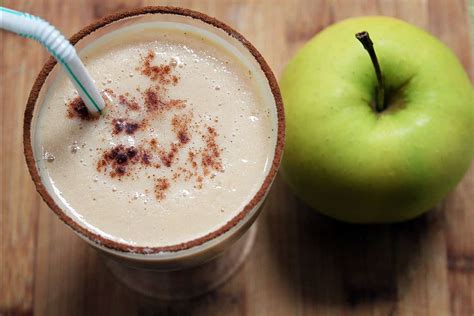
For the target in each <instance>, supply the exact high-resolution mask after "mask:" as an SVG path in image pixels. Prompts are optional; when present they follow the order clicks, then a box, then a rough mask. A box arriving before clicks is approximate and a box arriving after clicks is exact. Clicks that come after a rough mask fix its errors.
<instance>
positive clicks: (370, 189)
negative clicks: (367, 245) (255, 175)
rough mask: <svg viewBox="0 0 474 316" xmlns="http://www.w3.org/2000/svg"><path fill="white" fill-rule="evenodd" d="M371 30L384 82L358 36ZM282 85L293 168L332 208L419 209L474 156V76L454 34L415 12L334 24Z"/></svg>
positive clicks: (391, 217) (324, 208)
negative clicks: (443, 37) (430, 26)
mask: <svg viewBox="0 0 474 316" xmlns="http://www.w3.org/2000/svg"><path fill="white" fill-rule="evenodd" d="M361 31H367V32H368V33H369V34H370V37H371V39H372V42H373V45H374V49H375V53H376V57H377V59H378V62H379V64H380V69H381V74H382V78H383V83H382V86H381V87H379V82H378V80H377V76H376V71H375V67H374V64H373V62H372V61H371V58H370V57H369V54H368V52H367V51H366V50H365V49H364V46H362V45H361V43H360V42H359V41H358V40H357V39H356V37H355V34H356V33H358V32H361ZM280 85H281V92H282V95H283V102H284V104H285V112H286V123H287V127H286V147H285V153H284V159H283V175H284V177H285V178H286V180H287V182H288V183H289V184H290V186H291V187H292V188H293V189H294V191H295V192H296V194H297V195H298V196H300V197H301V198H302V199H303V200H304V201H306V202H307V203H308V204H309V205H310V206H312V207H313V208H315V209H316V210H318V211H320V212H322V213H324V214H326V215H328V216H330V217H334V218H337V219H339V220H343V221H348V222H356V223H381V222H397V221H403V220H407V219H410V218H413V217H415V216H417V215H420V214H421V213H423V212H425V211H427V210H429V209H430V208H432V207H433V206H435V205H436V204H437V203H438V202H439V201H440V200H441V199H442V198H443V196H445V195H446V194H447V193H448V192H449V191H450V190H452V189H453V188H454V186H455V185H456V183H457V182H458V181H460V179H461V178H462V176H463V174H464V173H465V172H466V170H467V169H468V167H469V165H470V163H471V160H472V158H473V155H474V90H473V86H472V84H471V82H470V80H469V78H468V76H467V75H466V73H465V71H464V70H463V67H462V65H461V64H460V63H459V61H458V60H457V58H456V56H455V55H454V54H453V53H452V52H451V51H450V50H449V49H448V48H447V47H446V46H445V45H444V44H442V43H441V42H440V41H439V40H438V39H436V38H435V37H433V36H431V35H430V34H428V33H426V32H425V31H423V30H421V29H419V28H417V27H415V26H412V25H410V24H408V23H406V22H403V21H400V20H397V19H394V18H388V17H362V18H353V19H348V20H345V21H342V22H340V23H337V24H334V25H332V26H330V27H328V28H327V29H325V30H324V31H322V32H321V33H319V34H317V36H315V37H314V38H313V39H311V40H310V41H309V42H308V43H307V44H306V45H305V46H304V47H303V48H302V49H301V50H300V51H299V52H298V53H297V54H296V56H295V57H294V58H293V59H292V60H291V61H290V63H289V64H288V65H287V67H286V69H285V70H284V73H283V75H282V78H281V82H280ZM382 90H384V91H385V96H384V97H383V99H382V100H381V104H379V102H377V100H376V98H377V96H380V95H381V91H382ZM374 103H375V104H378V106H379V108H378V109H376V106H374Z"/></svg>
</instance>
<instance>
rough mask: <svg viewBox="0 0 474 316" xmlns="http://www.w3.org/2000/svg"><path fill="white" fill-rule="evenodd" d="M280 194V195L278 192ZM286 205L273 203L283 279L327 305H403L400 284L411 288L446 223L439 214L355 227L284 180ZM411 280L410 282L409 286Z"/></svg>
mask: <svg viewBox="0 0 474 316" xmlns="http://www.w3.org/2000/svg"><path fill="white" fill-rule="evenodd" d="M275 191H277V192H275ZM273 193H274V194H278V195H279V196H280V197H279V198H278V200H279V201H284V202H283V203H274V205H272V208H273V209H272V211H271V212H272V215H271V216H272V217H273V218H272V219H271V220H270V222H272V223H273V226H274V227H281V226H282V225H284V224H283V223H286V224H287V226H286V227H287V230H286V234H285V238H284V239H282V238H281V236H280V235H281V233H282V232H281V231H277V230H270V236H269V239H270V240H271V241H272V242H273V244H274V245H273V247H272V246H270V247H268V248H269V249H270V252H271V256H273V258H274V260H273V262H274V263H275V264H276V265H277V266H278V271H279V272H280V275H281V278H283V279H284V281H285V282H287V286H288V287H289V288H290V291H291V292H292V293H293V294H294V295H295V299H301V300H303V301H305V302H309V301H316V302H317V303H318V304H324V305H338V306H340V305H342V306H344V305H346V306H352V307H354V306H356V305H359V304H370V303H375V302H377V303H380V302H386V303H388V304H390V303H393V308H395V303H396V302H397V296H398V295H399V294H403V293H397V291H398V288H399V285H400V281H401V280H402V282H404V283H403V284H404V285H405V286H407V285H409V282H410V279H411V278H410V276H413V274H414V273H416V272H415V271H416V267H417V266H418V265H419V260H420V258H421V254H420V253H421V252H422V250H423V248H424V247H426V245H427V244H429V243H430V239H432V238H433V237H434V236H433V234H432V233H430V231H432V230H436V227H437V225H440V224H442V220H441V217H442V216H443V215H442V213H441V212H439V211H437V210H433V211H431V212H429V213H428V214H425V215H423V216H421V217H419V218H417V219H414V220H411V221H408V222H405V223H397V224H383V225H382V224H379V225H360V224H359V225H354V224H347V223H343V222H339V221H336V220H333V219H330V218H328V217H326V216H323V215H319V214H318V213H317V212H315V211H314V210H311V209H310V208H309V207H308V206H307V205H306V204H305V203H304V202H302V201H301V200H299V199H298V198H296V197H295V196H294V195H293V194H292V193H291V192H290V191H289V188H288V187H287V186H286V184H284V183H283V181H281V179H280V181H279V183H278V184H277V188H276V189H275V190H274V192H273ZM407 282H408V283H407Z"/></svg>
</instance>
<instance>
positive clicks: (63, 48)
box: [0, 7, 105, 113]
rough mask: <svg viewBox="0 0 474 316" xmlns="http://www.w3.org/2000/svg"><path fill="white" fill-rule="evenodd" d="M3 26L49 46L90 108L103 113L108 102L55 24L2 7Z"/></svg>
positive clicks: (1, 26)
mask: <svg viewBox="0 0 474 316" xmlns="http://www.w3.org/2000/svg"><path fill="white" fill-rule="evenodd" d="M0 28H2V29H5V30H7V31H10V32H13V33H16V34H19V35H21V36H23V37H26V38H32V39H34V40H36V41H38V42H40V43H41V44H42V45H43V46H44V47H46V48H47V49H48V51H49V52H50V53H51V54H52V55H53V56H54V58H56V60H57V61H58V62H59V63H60V64H61V65H62V66H63V67H64V69H65V70H66V73H67V74H68V75H69V78H70V79H71V81H72V83H73V84H74V86H75V87H76V90H77V92H78V93H79V95H80V96H81V98H82V100H83V101H84V104H85V105H86V106H87V108H88V109H89V111H91V112H93V113H94V112H98V113H101V111H102V109H103V108H104V107H105V103H104V100H103V99H102V97H101V96H100V93H99V90H98V89H97V87H96V86H95V84H94V81H93V80H92V78H91V76H90V75H89V73H88V72H87V70H86V68H85V67H84V64H83V63H82V61H81V60H80V59H79V56H77V53H76V49H75V48H74V46H72V45H71V43H69V41H68V40H66V39H65V38H64V36H63V35H62V34H61V33H60V32H59V31H58V30H57V29H56V28H55V27H54V26H52V25H51V24H49V23H48V22H46V21H45V20H43V19H41V18H39V17H37V16H33V15H30V14H28V13H24V12H19V11H15V10H11V9H7V8H4V7H0Z"/></svg>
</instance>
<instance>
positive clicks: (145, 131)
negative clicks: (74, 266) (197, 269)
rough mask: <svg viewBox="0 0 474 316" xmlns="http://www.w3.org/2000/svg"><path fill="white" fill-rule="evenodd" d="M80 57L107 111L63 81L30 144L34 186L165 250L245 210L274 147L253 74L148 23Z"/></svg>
mask: <svg viewBox="0 0 474 316" xmlns="http://www.w3.org/2000/svg"><path fill="white" fill-rule="evenodd" d="M81 56H82V59H83V60H84V62H85V65H86V67H87V68H88V70H89V71H90V73H91V75H92V76H93V78H95V79H96V80H98V82H97V83H98V84H99V86H100V87H101V88H102V90H103V94H104V98H105V100H106V102H107V108H106V111H105V112H104V114H103V115H102V116H101V117H99V118H97V117H94V116H91V115H90V114H89V113H88V112H87V109H86V108H85V107H84V104H83V103H82V101H81V100H80V99H79V98H78V97H77V95H76V92H75V90H74V88H73V87H72V85H71V84H70V83H69V81H67V80H64V76H62V75H61V76H58V78H57V79H56V80H55V82H54V83H53V84H52V85H51V87H50V89H49V91H48V93H47V96H46V98H45V101H44V102H43V104H41V105H40V106H41V108H40V112H39V117H38V120H37V124H36V130H35V133H34V137H35V138H34V139H35V142H34V143H35V147H36V148H35V150H36V152H41V153H42V157H43V159H41V160H40V161H38V168H39V170H40V174H41V177H42V181H43V182H44V183H46V184H47V187H49V188H50V189H49V191H50V194H54V195H55V199H56V200H58V201H60V202H61V204H62V205H64V207H65V208H67V212H68V213H69V214H70V215H71V216H72V217H73V218H75V220H77V221H78V222H80V223H81V224H82V225H85V226H87V227H88V228H89V229H92V230H93V231H95V232H96V233H99V234H101V235H104V236H106V237H108V238H111V239H114V240H117V241H121V242H125V243H128V244H131V245H138V246H167V245H174V244H178V243H182V242H186V241H189V240H192V239H195V238H199V237H202V236H204V235H206V234H208V233H210V232H212V231H215V230H216V229H218V228H219V227H222V226H223V225H224V224H225V223H226V222H228V221H229V220H231V219H232V218H233V217H234V216H235V215H237V214H238V213H239V212H240V211H241V210H242V209H243V207H244V206H245V205H246V204H247V203H248V202H249V201H250V199H251V198H252V197H253V196H254V195H255V193H256V192H257V191H258V189H259V188H260V186H261V185H262V182H263V180H264V178H265V176H266V174H267V173H268V170H269V168H270V165H271V161H272V159H273V154H274V147H275V142H276V114H275V110H274V105H272V104H269V102H268V101H266V100H265V98H264V97H263V96H262V91H261V89H260V88H261V86H260V84H259V83H258V82H257V80H256V78H255V75H254V71H253V69H251V67H249V66H248V65H245V63H244V62H242V60H240V59H239V58H238V56H236V55H234V54H233V53H232V52H231V51H229V49H227V48H226V47H223V46H221V45H219V44H218V43H216V42H215V41H213V40H212V39H210V38H208V37H206V36H204V35H203V34H199V33H195V32H193V31H190V30H182V29H179V28H172V27H166V28H163V27H158V25H154V23H147V24H143V25H136V26H133V27H128V28H124V29H121V30H119V31H115V32H112V33H110V34H108V35H107V36H104V37H103V38H102V39H100V40H98V41H96V42H95V43H93V44H92V45H90V46H89V47H87V48H86V49H85V50H84V51H83V52H82V54H81ZM37 156H38V155H37ZM51 191H53V192H51Z"/></svg>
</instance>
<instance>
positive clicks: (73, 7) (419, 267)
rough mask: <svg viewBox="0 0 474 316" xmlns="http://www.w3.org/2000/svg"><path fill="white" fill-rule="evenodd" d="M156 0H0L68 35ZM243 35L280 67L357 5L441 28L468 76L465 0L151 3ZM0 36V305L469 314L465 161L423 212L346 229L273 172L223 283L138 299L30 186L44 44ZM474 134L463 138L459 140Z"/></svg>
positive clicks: (473, 212) (473, 307) (471, 240)
mask: <svg viewBox="0 0 474 316" xmlns="http://www.w3.org/2000/svg"><path fill="white" fill-rule="evenodd" d="M151 4H156V2H153V1H139V0H136V1H135V0H134V1H125V0H123V1H100V0H95V1H94V0H88V1H60V0H49V1H46V0H40V1H34V2H33V1H31V2H26V1H25V2H21V1H13V0H9V1H2V5H4V6H6V7H10V8H14V9H18V10H24V11H28V12H30V13H32V14H36V15H39V16H42V17H44V18H46V19H48V20H49V21H51V22H52V23H53V24H54V25H56V26H58V27H59V28H60V29H61V30H62V31H63V32H64V33H65V34H66V35H67V36H70V35H72V34H73V33H74V32H75V31H77V30H78V29H79V28H81V27H82V26H84V25H85V24H87V23H90V22H91V21H93V20H94V19H96V18H98V17H102V16H104V15H106V14H109V13H111V12H114V11H117V10H120V9H125V8H128V7H136V6H141V5H151ZM159 4H162V5H163V4H170V5H177V6H184V7H189V8H192V9H195V10H198V11H202V12H205V13H207V14H209V15H211V16H215V17H217V18H219V19H221V20H223V21H225V22H227V23H228V24H230V25H232V26H234V27H235V28H237V29H238V30H239V31H241V32H242V33H243V34H244V35H245V36H246V37H247V38H248V39H249V40H250V41H251V42H252V43H254V44H255V46H256V47H257V48H258V49H259V50H260V51H261V53H262V54H263V55H264V56H265V58H266V59H267V61H268V62H269V64H270V66H271V67H272V68H273V70H274V72H275V73H276V74H277V75H278V74H280V73H281V70H282V67H283V66H284V65H285V63H286V62H287V61H288V59H289V58H290V57H291V56H292V54H294V53H295V52H296V50H297V49H298V48H300V47H301V45H303V44H304V43H305V42H306V41H307V40H308V39H310V38H311V37H312V36H313V35H314V34H315V33H317V32H318V31H320V30H321V29H323V28H324V27H326V26H327V25H329V24H331V23H333V22H335V21H338V20H341V19H344V18H347V17H350V16H358V15H373V14H384V15H390V16H396V17H399V18H403V19H405V20H407V21H409V22H411V23H414V24H415V25H418V26H420V27H422V28H424V29H426V30H428V31H430V32H432V33H433V34H435V35H436V36H437V37H439V38H440V39H441V40H442V41H443V42H445V43H446V44H447V45H448V46H449V47H451V48H452V49H453V50H454V52H455V53H456V54H457V56H458V57H459V58H460V60H461V62H462V64H463V65H464V67H465V69H466V70H467V71H468V73H469V74H470V76H471V80H472V78H473V77H474V69H473V67H474V57H473V49H472V42H471V41H470V36H471V35H472V34H470V32H471V29H472V28H471V23H470V21H469V16H468V3H467V1H460V0H456V1H454V0H453V1H444V0H429V1H427V0H416V1H415V0H413V1H412V0H402V1H395V0H364V1H356V0H354V1H350V0H335V1H322V0H321V1H312V0H295V1H284V0H279V1H271V0H268V1H257V0H245V1H244V0H242V1H199V0H189V1H160V2H159ZM0 36H1V48H0V51H1V56H0V57H1V58H0V68H1V75H0V80H1V88H0V98H1V101H2V106H1V108H0V111H1V122H2V123H1V138H0V139H1V153H0V164H1V165H0V170H1V182H0V183H1V188H0V191H1V194H2V195H1V205H2V210H1V213H0V229H1V233H0V238H1V239H0V249H1V252H0V275H1V279H0V315H2V316H3V315H30V314H33V313H34V314H38V315H462V316H464V315H474V228H473V227H474V225H473V224H474V167H471V169H470V171H469V172H468V174H466V176H465V177H464V179H463V181H462V182H461V183H460V184H459V185H458V186H457V188H456V189H455V190H454V191H453V192H452V193H451V194H449V195H448V196H447V198H446V199H445V200H444V201H443V203H442V204H441V205H440V206H439V207H438V208H437V209H435V210H433V211H431V212H430V213H429V214H427V215H425V216H423V217H421V218H418V219H416V220H414V221H410V222H407V223H403V224H397V225H378V226H353V225H347V224H342V223H339V222H335V221H332V220H330V219H327V218H325V217H322V216H319V215H317V214H315V213H314V212H312V211H311V210H309V209H308V208H307V207H306V206H305V205H303V204H302V203H301V202H300V201H298V200H297V199H296V198H295V197H294V196H293V195H292V194H291V193H290V192H289V190H288V188H287V186H286V185H285V184H284V182H283V181H282V180H281V179H280V178H278V179H277V181H276V183H275V185H274V187H273V189H272V192H271V194H270V196H269V198H268V203H267V204H266V206H265V209H264V211H263V213H262V216H261V217H260V227H259V233H258V237H257V242H256V244H255V247H254V249H253V250H252V252H251V254H250V257H249V258H248V260H247V262H246V264H245V265H244V266H243V267H242V269H241V270H240V271H239V273H238V274H237V275H235V276H234V277H233V278H232V279H231V281H230V282H228V283H227V284H225V285H224V286H223V287H221V288H220V289H218V290H217V291H215V292H213V293H210V294H208V295H205V296H203V297H200V298H197V299H194V300H190V301H183V302H179V303H166V302H156V301H151V300H147V299H145V298H141V297H139V296H138V295H136V294H135V293H133V292H131V291H129V290H128V289H126V288H125V287H123V286H122V285H121V284H119V283H117V282H116V281H115V280H114V279H113V277H112V276H111V275H110V274H109V272H108V271H107V270H106V269H105V267H104V265H103V263H102V261H101V260H100V258H99V256H98V254H97V253H96V252H95V251H94V250H92V249H91V248H90V247H88V246H87V245H86V244H85V243H84V242H82V241H81V240H79V238H77V237H76V236H75V235H74V234H73V233H72V232H71V231H70V230H69V229H68V228H67V227H65V225H64V224H63V223H61V222H60V221H59V220H58V219H57V218H56V217H55V215H54V214H53V213H52V212H51V211H50V210H49V209H48V208H47V207H46V205H45V204H44V203H43V202H42V201H41V199H40V198H39V196H38V195H37V194H36V192H35V189H34V187H33V185H32V182H31V180H30V177H29V174H28V172H27V169H26V165H25V163H24V159H23V153H22V152H23V148H22V144H21V139H22V128H21V127H22V118H23V110H24V105H25V104H26V100H27V96H28V93H29V89H30V88H31V85H32V83H33V80H34V78H35V76H36V74H37V73H38V72H39V70H40V68H41V67H42V65H43V63H44V61H45V60H46V57H47V54H46V53H45V52H44V50H43V49H42V48H41V47H39V45H37V44H35V43H33V42H31V41H27V40H24V39H21V38H18V37H15V36H13V35H12V34H7V33H5V32H0ZM468 141H471V142H473V145H474V141H473V139H471V140H468Z"/></svg>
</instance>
